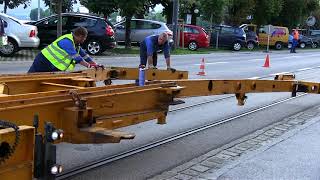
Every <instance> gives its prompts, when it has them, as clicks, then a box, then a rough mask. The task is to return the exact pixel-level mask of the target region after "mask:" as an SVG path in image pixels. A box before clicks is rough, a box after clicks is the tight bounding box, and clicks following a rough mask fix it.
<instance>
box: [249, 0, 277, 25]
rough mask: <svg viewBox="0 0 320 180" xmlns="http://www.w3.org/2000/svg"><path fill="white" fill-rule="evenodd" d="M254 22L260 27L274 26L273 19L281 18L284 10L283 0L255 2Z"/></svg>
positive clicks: (257, 0)
mask: <svg viewBox="0 0 320 180" xmlns="http://www.w3.org/2000/svg"><path fill="white" fill-rule="evenodd" d="M254 1H255V2H254V5H255V6H254V9H253V20H254V22H255V23H256V24H257V25H258V26H260V25H263V24H272V21H271V20H272V18H276V17H278V16H279V14H280V12H281V10H282V8H283V0H254Z"/></svg>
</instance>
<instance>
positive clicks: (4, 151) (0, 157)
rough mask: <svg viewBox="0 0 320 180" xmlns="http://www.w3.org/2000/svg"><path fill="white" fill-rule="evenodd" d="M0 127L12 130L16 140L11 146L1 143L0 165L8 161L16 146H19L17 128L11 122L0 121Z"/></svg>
mask: <svg viewBox="0 0 320 180" xmlns="http://www.w3.org/2000/svg"><path fill="white" fill-rule="evenodd" d="M0 127H3V128H12V129H14V131H15V134H16V138H15V141H14V143H13V145H12V146H10V144H9V143H8V142H6V141H4V142H1V144H0V165H1V164H2V163H4V162H5V161H6V159H9V157H10V156H11V155H12V154H13V153H14V151H15V150H16V147H17V145H18V144H19V140H20V132H19V127H18V126H17V125H15V124H13V123H11V122H7V121H2V120H0Z"/></svg>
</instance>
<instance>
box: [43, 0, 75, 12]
mask: <svg viewBox="0 0 320 180" xmlns="http://www.w3.org/2000/svg"><path fill="white" fill-rule="evenodd" d="M57 1H58V0H44V4H45V5H46V6H48V7H49V8H50V9H51V10H52V12H55V13H56V12H57V8H56V6H57V3H56V2H57ZM76 3H77V0H62V12H70V11H72V10H73V4H76Z"/></svg>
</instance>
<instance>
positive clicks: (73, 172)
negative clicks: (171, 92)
mask: <svg viewBox="0 0 320 180" xmlns="http://www.w3.org/2000/svg"><path fill="white" fill-rule="evenodd" d="M305 95H307V93H302V94H299V95H297V96H296V97H290V98H284V99H280V100H278V101H275V102H272V103H270V104H267V105H263V106H260V107H257V108H255V109H252V110H249V111H247V112H243V113H241V114H239V115H235V116H232V117H229V118H224V119H221V120H219V121H217V122H213V123H210V124H207V125H203V126H201V127H197V128H193V129H190V130H187V131H185V132H182V133H179V134H176V135H173V136H170V137H167V138H164V139H161V140H158V141H155V142H152V143H149V144H146V145H143V146H140V147H137V148H134V149H132V150H129V151H126V152H122V153H120V154H116V155H113V156H110V157H106V158H103V159H99V160H98V161H94V162H92V163H88V164H86V165H82V166H78V167H76V168H73V169H71V170H68V171H65V172H63V173H61V174H59V175H57V179H67V178H69V177H72V176H74V175H77V174H81V173H83V172H86V171H89V170H92V169H94V168H97V167H100V166H103V165H106V164H109V163H112V162H115V161H117V160H120V159H124V158H127V157H130V156H133V155H135V154H138V153H141V152H143V151H146V150H149V149H152V148H155V147H158V146H161V145H164V144H166V143H169V142H172V141H175V140H178V139H181V138H184V137H186V136H189V135H192V134H195V133H198V132H201V131H204V130H207V129H209V128H213V127H217V126H219V125H221V124H225V123H228V122H231V121H234V120H236V119H239V118H242V117H245V116H248V115H251V114H253V113H256V112H259V111H262V110H265V109H267V108H271V107H273V106H276V105H279V104H282V103H285V102H288V101H291V100H294V99H296V98H300V97H303V96H305Z"/></svg>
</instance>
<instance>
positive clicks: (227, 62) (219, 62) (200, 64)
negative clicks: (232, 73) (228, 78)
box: [194, 62, 230, 66]
mask: <svg viewBox="0 0 320 180" xmlns="http://www.w3.org/2000/svg"><path fill="white" fill-rule="evenodd" d="M228 63H230V62H212V63H204V65H212V64H228ZM194 65H195V66H200V65H201V64H194Z"/></svg>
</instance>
